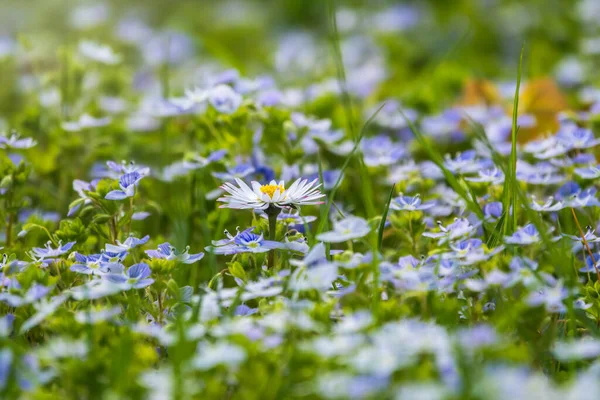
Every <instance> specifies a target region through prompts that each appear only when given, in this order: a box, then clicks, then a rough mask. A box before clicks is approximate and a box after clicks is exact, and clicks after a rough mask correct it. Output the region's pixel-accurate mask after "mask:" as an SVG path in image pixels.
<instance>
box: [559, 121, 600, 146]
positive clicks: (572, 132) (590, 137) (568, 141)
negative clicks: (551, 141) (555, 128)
mask: <svg viewBox="0 0 600 400" xmlns="http://www.w3.org/2000/svg"><path fill="white" fill-rule="evenodd" d="M556 139H557V140H558V141H559V143H562V144H563V145H565V146H567V147H568V148H570V149H588V148H590V147H594V146H596V145H598V143H600V140H598V139H596V138H595V137H594V132H592V131H591V130H590V129H586V128H580V127H578V126H577V125H574V124H569V125H566V126H564V127H561V129H560V130H559V132H558V133H557V134H556Z"/></svg>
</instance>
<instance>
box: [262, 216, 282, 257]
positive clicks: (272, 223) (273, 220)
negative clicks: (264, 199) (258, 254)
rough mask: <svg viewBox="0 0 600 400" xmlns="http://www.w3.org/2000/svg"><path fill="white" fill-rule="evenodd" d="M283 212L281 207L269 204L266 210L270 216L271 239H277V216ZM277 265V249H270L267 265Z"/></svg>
mask: <svg viewBox="0 0 600 400" xmlns="http://www.w3.org/2000/svg"><path fill="white" fill-rule="evenodd" d="M280 212H281V209H280V208H278V207H274V206H269V208H267V209H266V210H265V213H266V214H267V215H268V216H269V240H273V241H276V240H277V216H278V215H279V213H280ZM274 265H275V250H271V251H269V258H268V261H267V266H268V267H269V269H272V268H273V266H274Z"/></svg>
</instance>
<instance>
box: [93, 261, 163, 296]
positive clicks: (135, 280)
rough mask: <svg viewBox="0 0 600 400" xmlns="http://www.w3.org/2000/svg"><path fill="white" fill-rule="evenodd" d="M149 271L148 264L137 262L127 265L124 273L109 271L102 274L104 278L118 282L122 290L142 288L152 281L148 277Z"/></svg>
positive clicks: (152, 280) (152, 281)
mask: <svg viewBox="0 0 600 400" xmlns="http://www.w3.org/2000/svg"><path fill="white" fill-rule="evenodd" d="M150 273H151V271H150V267H149V266H148V264H145V263H138V264H135V265H132V266H131V267H129V268H128V269H127V271H126V272H125V273H124V274H114V273H110V274H106V275H104V279H106V280H108V281H109V282H112V283H116V284H118V285H119V286H121V287H122V288H123V289H124V290H129V289H143V288H145V287H146V286H150V285H151V284H153V283H154V279H152V278H148V277H149V276H150Z"/></svg>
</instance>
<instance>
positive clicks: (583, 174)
mask: <svg viewBox="0 0 600 400" xmlns="http://www.w3.org/2000/svg"><path fill="white" fill-rule="evenodd" d="M574 172H575V174H576V175H577V176H579V177H580V178H582V179H597V178H600V166H598V165H595V166H593V165H590V166H588V167H583V168H575V171H574Z"/></svg>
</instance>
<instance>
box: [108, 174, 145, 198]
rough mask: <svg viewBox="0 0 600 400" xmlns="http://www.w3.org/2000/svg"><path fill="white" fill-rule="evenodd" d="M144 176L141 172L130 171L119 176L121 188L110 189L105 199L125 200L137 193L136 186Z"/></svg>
mask: <svg viewBox="0 0 600 400" xmlns="http://www.w3.org/2000/svg"><path fill="white" fill-rule="evenodd" d="M143 177H144V176H143V175H141V174H140V173H139V172H137V171H134V172H129V173H126V174H125V175H123V176H121V177H120V178H119V186H120V187H121V190H113V191H110V192H109V193H108V194H107V195H106V197H105V199H107V200H123V199H126V198H128V197H133V196H134V195H135V187H136V186H137V184H138V183H139V181H141V180H142V178H143Z"/></svg>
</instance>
